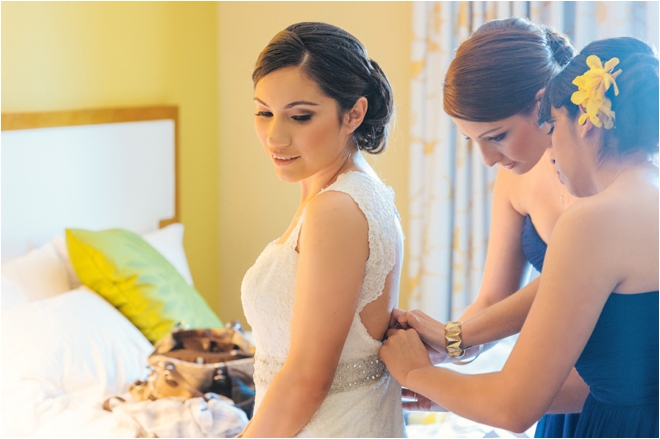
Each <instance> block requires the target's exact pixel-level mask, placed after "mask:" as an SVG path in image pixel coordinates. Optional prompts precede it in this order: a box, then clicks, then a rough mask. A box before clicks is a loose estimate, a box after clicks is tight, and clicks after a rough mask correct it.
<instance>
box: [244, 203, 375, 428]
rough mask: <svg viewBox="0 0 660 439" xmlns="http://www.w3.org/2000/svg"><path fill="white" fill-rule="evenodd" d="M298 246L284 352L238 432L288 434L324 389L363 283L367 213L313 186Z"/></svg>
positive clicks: (316, 403)
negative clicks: (283, 358) (259, 401)
mask: <svg viewBox="0 0 660 439" xmlns="http://www.w3.org/2000/svg"><path fill="white" fill-rule="evenodd" d="M298 249H299V259H298V272H297V275H296V291H295V299H294V305H293V318H292V321H291V327H292V328H293V330H292V331H291V345H290V349H289V354H288V356H287V359H286V362H285V364H284V366H283V367H282V369H281V370H280V372H279V373H278V374H277V375H276V376H275V378H274V379H273V381H272V383H271V385H270V387H269V389H268V391H267V392H266V394H265V396H264V399H263V401H262V404H261V406H260V407H259V410H258V411H257V413H256V414H255V415H254V417H253V418H252V421H251V422H250V425H249V426H248V428H247V429H246V430H245V432H244V437H293V436H295V435H296V434H297V433H298V432H299V431H300V430H301V429H302V428H303V427H304V426H305V425H306V424H307V422H309V420H310V419H311V417H312V415H314V413H315V412H316V410H317V409H318V408H319V407H320V406H321V403H322V402H323V400H324V399H325V397H326V396H327V394H328V391H329V390H330V386H331V385H332V381H333V378H334V375H335V370H336V368H337V365H338V363H339V358H340V355H341V351H342V348H343V346H344V342H345V341H346V337H347V335H348V331H349V329H350V326H351V322H352V320H353V315H354V314H355V310H356V308H357V302H358V296H359V293H360V289H361V287H362V282H363V277H364V269H365V265H366V260H367V258H368V256H369V244H368V226H367V220H366V218H365V217H364V215H363V214H362V212H361V211H360V210H359V208H358V207H357V204H355V202H354V201H353V200H352V199H351V198H350V197H349V196H348V195H347V194H344V193H340V192H335V191H328V192H324V193H322V194H319V195H318V196H316V197H315V198H314V199H313V200H312V201H310V203H309V204H308V205H307V208H306V213H305V222H304V225H303V227H302V231H301V234H300V239H299V241H298Z"/></svg>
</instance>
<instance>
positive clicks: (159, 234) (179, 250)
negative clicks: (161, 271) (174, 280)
mask: <svg viewBox="0 0 660 439" xmlns="http://www.w3.org/2000/svg"><path fill="white" fill-rule="evenodd" d="M142 238H144V240H145V241H147V242H148V243H149V244H151V246H152V247H153V248H155V249H156V250H158V252H159V253H160V254H161V255H163V256H165V259H167V260H168V261H169V262H170V264H172V265H173V266H174V268H176V271H178V272H179V274H180V275H181V277H183V278H184V279H185V280H186V282H188V283H189V284H190V285H192V284H193V279H192V275H191V274H190V268H189V267H188V259H187V258H186V252H185V250H184V248H183V224H180V223H174V224H170V225H169V226H167V227H163V228H162V229H158V230H156V231H154V232H151V233H147V234H146V235H142Z"/></svg>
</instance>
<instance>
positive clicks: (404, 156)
mask: <svg viewBox="0 0 660 439" xmlns="http://www.w3.org/2000/svg"><path fill="white" fill-rule="evenodd" d="M411 13H412V12H411V4H410V3H405V2H293V3H284V2H273V3H261V2H225V3H214V2H188V3H186V2H71V3H65V2H39V3H36V2H3V3H2V111H3V112H12V111H48V110H65V109H80V108H95V107H109V106H139V105H158V104H171V105H178V106H179V111H180V113H179V118H180V119H179V122H180V133H179V134H180V138H179V141H180V143H179V146H180V175H179V177H180V179H179V190H180V203H181V204H180V209H181V219H182V222H183V223H184V225H185V226H186V235H185V246H186V252H187V254H188V259H189V263H190V267H191V271H192V274H193V277H194V279H195V284H196V286H197V288H198V289H199V291H200V292H201V293H202V295H203V296H204V297H205V298H206V300H207V301H208V302H209V304H210V305H211V306H212V307H213V309H214V310H216V311H217V312H218V313H219V315H220V317H221V318H222V319H223V320H224V321H227V320H231V319H235V318H239V319H241V320H242V321H243V322H244V323H245V319H244V318H243V316H242V307H241V303H240V284H241V280H242V278H243V275H244V274H245V271H246V270H247V269H248V268H249V267H250V266H251V265H252V264H253V263H254V261H255V259H256V258H257V256H258V255H259V253H260V252H261V250H263V248H264V247H265V245H266V244H267V243H268V242H270V241H271V240H273V239H274V238H276V237H277V236H279V235H280V234H281V233H282V232H283V231H284V229H285V228H286V226H287V224H288V223H289V221H290V219H291V217H292V216H293V212H294V211H295V208H296V205H297V203H298V197H299V192H298V191H299V189H298V186H297V185H295V184H285V183H282V182H280V181H279V180H278V179H277V178H276V177H275V174H274V172H273V169H272V167H271V165H270V163H269V161H268V159H267V158H266V157H265V155H264V154H263V153H262V151H261V147H260V145H259V142H258V140H257V138H256V136H255V134H254V127H253V112H254V107H253V103H252V83H251V79H250V77H251V73H252V68H253V65H254V62H255V60H256V57H257V55H258V54H259V52H260V51H261V49H262V48H263V47H264V46H265V45H266V44H267V43H268V41H269V40H270V39H271V38H272V36H273V35H275V33H277V32H278V31H280V30H282V29H284V28H285V27H286V26H288V25H289V24H292V23H294V22H298V21H303V20H313V21H326V22H329V23H332V24H335V25H337V26H340V27H342V28H344V29H346V30H348V31H349V32H351V33H352V34H354V35H355V36H356V37H358V38H359V39H360V40H361V41H362V42H363V43H364V44H365V46H366V47H367V49H368V51H369V54H370V56H371V57H372V58H374V59H375V60H376V61H378V63H379V64H380V65H381V66H382V67H383V69H384V71H385V72H386V74H387V75H388V77H389V79H390V81H391V83H392V86H393V89H394V94H395V101H396V105H397V111H398V116H397V123H396V125H395V126H394V129H393V130H392V134H391V137H390V145H389V149H388V150H387V151H386V152H385V153H384V154H383V155H382V156H379V157H375V158H373V159H370V161H371V162H372V164H373V165H374V167H375V169H376V171H377V172H378V173H379V174H380V175H381V177H382V178H383V179H384V180H385V181H386V183H388V184H389V185H391V186H392V187H393V188H394V190H395V191H396V197H397V198H396V203H397V206H398V208H399V211H400V213H401V215H402V219H403V226H404V231H405V230H407V228H408V227H407V225H408V163H409V162H408V149H407V145H408V143H409V142H408V126H409V123H408V113H409V104H408V103H409V59H410V55H409V54H410V42H411V38H412V30H411ZM218 96H219V99H218ZM406 269H407V267H406V265H404V277H403V280H402V285H401V286H402V301H401V303H402V305H403V306H405V305H406V304H407V297H408V288H407V286H408V285H407V282H406V281H405V270H406Z"/></svg>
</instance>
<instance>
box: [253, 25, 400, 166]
mask: <svg viewBox="0 0 660 439" xmlns="http://www.w3.org/2000/svg"><path fill="white" fill-rule="evenodd" d="M284 67H299V68H300V69H301V70H302V71H303V72H304V73H305V74H306V75H307V76H309V77H310V78H311V79H312V80H314V81H315V82H316V84H317V85H318V86H319V88H320V89H321V90H322V91H323V93H324V94H325V95H326V96H328V97H331V98H332V99H334V100H335V101H337V103H338V104H339V108H340V114H339V120H340V123H341V121H342V117H343V114H344V113H345V112H347V111H349V110H351V109H352V108H353V106H354V105H355V103H356V102H357V100H358V99H359V98H360V97H361V96H364V97H365V98H366V99H367V101H368V108H367V114H366V115H365V117H364V120H363V121H362V124H361V125H360V126H359V127H358V128H357V129H356V130H355V131H354V132H353V138H354V140H355V143H356V145H357V147H358V149H360V150H361V151H365V152H368V153H370V154H379V153H381V152H383V151H384V150H385V147H386V143H387V125H388V123H389V122H390V119H391V117H392V113H393V100H392V89H391V87H390V83H389V82H388V80H387V77H386V76H385V73H383V71H382V70H381V68H380V66H378V64H377V63H376V62H375V61H374V60H372V59H369V57H368V56H367V50H366V49H365V47H364V46H363V45H362V43H360V41H359V40H358V39H357V38H355V37H354V36H353V35H351V34H349V33H348V32H346V31H344V30H342V29H340V28H338V27H336V26H333V25H330V24H327V23H313V22H307V23H297V24H293V25H291V26H289V27H287V28H286V29H285V30H283V31H281V32H280V33H278V34H277V35H275V37H273V39H272V40H271V41H270V43H268V46H266V48H265V49H264V50H263V51H262V52H261V53H260V54H259V58H258V59H257V63H256V66H255V69H254V72H253V73H252V81H253V83H254V85H255V86H256V84H257V82H259V80H260V79H261V78H263V77H264V76H266V75H267V74H269V73H271V72H273V71H275V70H277V69H281V68H284Z"/></svg>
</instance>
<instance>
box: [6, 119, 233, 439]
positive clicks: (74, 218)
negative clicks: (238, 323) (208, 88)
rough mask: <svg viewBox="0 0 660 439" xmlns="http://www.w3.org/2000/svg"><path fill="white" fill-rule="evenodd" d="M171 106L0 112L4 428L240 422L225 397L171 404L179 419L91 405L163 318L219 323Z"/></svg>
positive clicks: (15, 433)
mask: <svg viewBox="0 0 660 439" xmlns="http://www.w3.org/2000/svg"><path fill="white" fill-rule="evenodd" d="M177 114H178V110H177V108H176V107H171V106H165V107H142V108H114V109H95V110H82V111H62V112H49V113H20V114H3V115H2V288H1V298H2V302H1V304H0V311H1V313H2V315H1V319H0V320H1V325H2V328H1V338H2V345H1V354H2V363H1V374H2V386H1V392H2V393H1V396H2V407H1V410H0V412H1V417H2V419H1V420H0V421H1V422H0V425H1V434H2V436H5V437H43V436H47V437H138V436H143V437H144V436H154V435H157V436H176V435H187V436H223V435H224V436H233V435H235V434H236V433H238V432H240V430H241V429H242V427H243V426H244V425H245V422H246V418H245V415H244V414H242V413H240V411H239V410H238V409H236V408H235V407H231V406H230V405H229V404H228V403H226V401H221V402H222V404H220V403H217V404H215V405H214V406H213V407H212V408H213V410H207V409H208V408H209V407H201V406H200V405H199V404H198V405H197V406H190V405H188V406H186V407H185V408H186V410H187V411H181V410H179V411H180V412H181V413H185V416H182V421H181V422H180V423H179V424H181V425H182V424H183V421H186V422H187V424H188V429H187V430H185V429H179V430H175V429H172V428H171V427H172V426H171V425H170V426H169V427H170V429H169V430H167V429H163V426H162V425H160V426H159V425H154V423H153V422H152V421H151V423H149V422H147V421H145V420H144V419H139V416H136V413H137V412H136V411H135V410H134V408H135V407H136V406H135V404H133V405H130V404H128V403H127V404H123V405H120V406H118V407H116V409H115V410H113V411H108V410H104V409H103V407H102V405H103V402H104V401H105V400H106V399H107V398H109V397H111V396H116V395H123V396H124V397H127V389H128V386H129V384H130V383H132V382H134V381H135V380H138V379H143V378H144V377H145V376H146V374H147V369H146V365H147V362H146V359H147V356H148V355H149V354H150V353H151V352H152V350H153V344H152V343H153V342H154V341H155V340H156V339H157V338H158V337H160V336H161V335H162V334H164V333H166V332H169V331H170V330H171V329H172V327H173V325H174V324H175V323H178V322H179V321H185V322H187V323H190V322H191V321H193V322H196V323H194V324H192V327H200V326H217V325H220V324H221V323H220V321H219V319H217V317H216V316H215V314H214V313H213V312H212V311H211V310H210V308H208V305H206V304H205V302H204V301H203V299H201V296H200V295H199V293H197V292H196V290H194V285H193V280H192V277H191V275H190V270H189V267H188V262H187V258H186V254H185V251H184V247H183V233H184V229H183V225H181V224H180V223H179V222H178V221H179V218H178V203H177V191H176V176H177V171H176V169H177V162H176V155H177V141H176V140H177ZM81 267H82V268H81ZM127 270H128V271H127ZM131 270H132V271H131ZM104 276H105V277H106V278H104ZM108 278H112V279H110V280H111V281H112V282H115V283H114V284H113V285H115V286H117V285H119V286H117V287H116V288H115V291H110V290H108V288H109V287H108V285H109V284H112V282H110V283H108ZM90 279H91V280H90ZM121 282H123V283H121ZM90 286H92V287H93V289H92V288H90ZM111 289H112V288H111ZM182 294H183V295H182ZM158 295H160V296H158ZM159 301H160V302H159ZM191 303H192V304H193V305H192V306H191V305H190V304H191ZM186 307H187V308H186ZM181 311H183V314H181ZM147 317H148V318H147ZM199 319H201V320H199ZM129 402H130V401H129ZM145 403H146V402H145ZM202 404H204V403H202ZM180 405H181V404H180ZM150 407H152V408H153V407H155V403H151V405H150ZM159 407H160V408H159V410H160V409H161V408H162V406H159ZM219 407H220V408H219ZM129 408H130V409H132V410H133V411H132V412H131V410H129ZM172 408H173V406H170V407H168V408H167V409H170V410H171V409H172ZM179 408H180V407H179ZM216 409H217V410H216ZM205 410H206V411H205ZM142 412H143V413H146V411H145V410H142ZM220 412H222V414H223V421H222V422H213V421H214V418H213V417H214V416H217V415H218V414H219V413H220ZM209 413H210V416H211V418H209ZM204 416H205V417H204ZM209 419H210V421H211V422H210V423H209ZM161 424H162V423H161ZM179 426H180V425H179ZM220 427H223V428H225V429H224V430H222V431H220V430H219V428H220ZM159 428H160V430H159ZM223 433H224V434H223Z"/></svg>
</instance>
